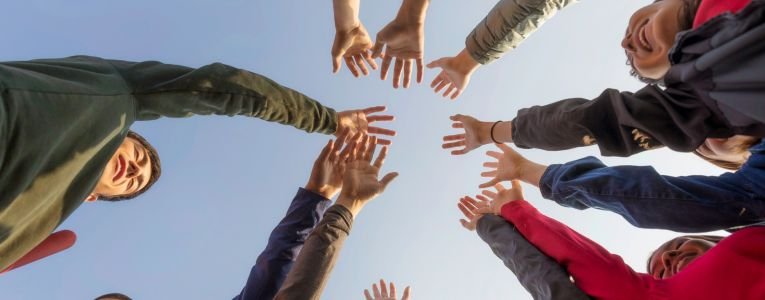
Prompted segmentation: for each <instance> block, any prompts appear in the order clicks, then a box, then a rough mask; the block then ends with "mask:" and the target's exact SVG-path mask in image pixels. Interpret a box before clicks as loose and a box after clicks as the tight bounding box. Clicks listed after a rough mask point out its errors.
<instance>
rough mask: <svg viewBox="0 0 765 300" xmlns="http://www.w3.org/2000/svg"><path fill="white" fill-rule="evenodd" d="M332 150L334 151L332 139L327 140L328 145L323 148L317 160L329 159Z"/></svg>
mask: <svg viewBox="0 0 765 300" xmlns="http://www.w3.org/2000/svg"><path fill="white" fill-rule="evenodd" d="M330 152H332V139H330V140H329V141H328V142H327V145H325V146H324V148H322V149H321V152H320V153H319V158H318V159H317V160H326V159H328V158H329V154H330Z"/></svg>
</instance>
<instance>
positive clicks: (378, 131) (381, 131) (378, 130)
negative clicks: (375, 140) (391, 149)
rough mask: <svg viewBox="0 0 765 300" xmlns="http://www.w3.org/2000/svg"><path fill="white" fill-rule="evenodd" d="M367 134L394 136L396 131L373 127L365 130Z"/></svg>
mask: <svg viewBox="0 0 765 300" xmlns="http://www.w3.org/2000/svg"><path fill="white" fill-rule="evenodd" d="M367 132H368V133H374V134H382V135H389V136H396V131H394V130H390V129H385V128H380V127H375V126H372V127H369V128H367Z"/></svg>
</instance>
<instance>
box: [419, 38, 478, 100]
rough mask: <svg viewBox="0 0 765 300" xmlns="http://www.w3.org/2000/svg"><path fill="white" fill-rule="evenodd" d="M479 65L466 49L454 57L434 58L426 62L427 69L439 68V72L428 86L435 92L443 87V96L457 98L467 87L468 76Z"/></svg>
mask: <svg viewBox="0 0 765 300" xmlns="http://www.w3.org/2000/svg"><path fill="white" fill-rule="evenodd" d="M479 66H480V64H479V63H478V62H476V61H475V60H474V59H473V58H472V57H470V54H468V53H467V51H466V50H462V52H460V53H459V54H458V55H457V56H454V57H442V58H439V59H436V60H434V61H432V62H430V63H429V64H428V69H433V68H441V72H440V73H438V75H436V78H434V79H433V82H431V83H430V87H431V88H433V91H434V92H436V93H439V92H441V90H442V89H444V93H443V96H444V97H449V98H450V99H452V100H454V99H457V97H459V96H460V95H461V94H462V92H463V91H464V90H465V89H466V88H467V86H468V84H469V83H470V77H471V76H472V75H473V72H475V70H476V69H478V67H479Z"/></svg>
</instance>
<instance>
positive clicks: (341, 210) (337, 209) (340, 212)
mask: <svg viewBox="0 0 765 300" xmlns="http://www.w3.org/2000/svg"><path fill="white" fill-rule="evenodd" d="M328 218H330V219H331V218H335V219H341V220H342V222H337V225H338V226H339V228H340V229H342V230H343V231H345V232H346V233H347V234H349V235H350V232H351V227H352V226H353V214H352V213H351V211H350V210H348V209H347V208H345V206H342V205H337V204H335V205H332V206H331V207H329V209H327V212H326V213H324V219H328Z"/></svg>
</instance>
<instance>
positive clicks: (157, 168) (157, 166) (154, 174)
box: [98, 130, 162, 201]
mask: <svg viewBox="0 0 765 300" xmlns="http://www.w3.org/2000/svg"><path fill="white" fill-rule="evenodd" d="M126 138H132V139H134V140H136V141H138V143H139V144H141V145H142V146H143V147H144V148H145V149H146V152H147V153H148V155H149V160H150V161H151V175H149V181H148V182H147V183H146V185H145V186H144V187H143V188H142V189H140V190H137V191H135V193H132V194H127V195H118V196H99V197H98V200H104V201H122V200H128V199H133V198H135V197H138V196H140V195H141V194H143V193H144V192H146V191H148V190H149V188H151V186H152V185H154V183H155V182H157V180H159V176H160V175H161V174H162V164H161V163H160V162H159V153H157V149H154V147H153V146H152V145H151V144H149V141H147V140H146V139H145V138H143V137H142V136H141V135H140V134H138V133H136V132H135V131H132V130H129V131H128V133H127V137H126Z"/></svg>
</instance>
